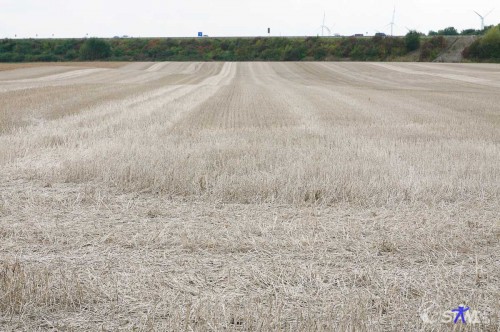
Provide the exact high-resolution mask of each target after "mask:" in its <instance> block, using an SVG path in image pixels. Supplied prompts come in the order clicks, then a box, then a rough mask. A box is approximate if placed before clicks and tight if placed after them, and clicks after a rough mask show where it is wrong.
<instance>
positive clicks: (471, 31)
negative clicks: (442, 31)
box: [460, 29, 481, 36]
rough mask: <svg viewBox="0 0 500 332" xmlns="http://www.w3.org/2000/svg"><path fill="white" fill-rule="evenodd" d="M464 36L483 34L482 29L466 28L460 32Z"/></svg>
mask: <svg viewBox="0 0 500 332" xmlns="http://www.w3.org/2000/svg"><path fill="white" fill-rule="evenodd" d="M460 34H461V35H462V36H473V35H479V34H481V31H478V30H476V29H465V30H462V32H460Z"/></svg>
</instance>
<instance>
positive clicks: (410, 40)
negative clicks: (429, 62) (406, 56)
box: [405, 30, 420, 52]
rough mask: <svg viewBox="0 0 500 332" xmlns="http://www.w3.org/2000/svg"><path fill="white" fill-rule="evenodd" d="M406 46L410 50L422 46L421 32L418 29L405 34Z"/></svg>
mask: <svg viewBox="0 0 500 332" xmlns="http://www.w3.org/2000/svg"><path fill="white" fill-rule="evenodd" d="M405 46H406V50H407V51H408V52H411V51H415V50H418V49H419V48H420V33H419V32H418V31H416V30H411V31H409V32H408V33H407V34H406V36H405Z"/></svg>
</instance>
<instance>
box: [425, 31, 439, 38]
mask: <svg viewBox="0 0 500 332" xmlns="http://www.w3.org/2000/svg"><path fill="white" fill-rule="evenodd" d="M427 35H428V36H430V37H434V36H437V35H438V33H437V32H436V31H434V30H431V31H429V33H428V34H427Z"/></svg>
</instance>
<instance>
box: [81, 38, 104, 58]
mask: <svg viewBox="0 0 500 332" xmlns="http://www.w3.org/2000/svg"><path fill="white" fill-rule="evenodd" d="M110 55H111V46H109V44H108V43H107V42H105V41H104V40H102V39H97V38H90V39H87V40H86V41H85V42H84V43H83V44H82V46H81V47H80V58H81V59H82V60H90V61H93V60H103V59H106V58H108V57H109V56H110Z"/></svg>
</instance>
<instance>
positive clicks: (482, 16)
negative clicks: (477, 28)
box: [473, 9, 493, 30]
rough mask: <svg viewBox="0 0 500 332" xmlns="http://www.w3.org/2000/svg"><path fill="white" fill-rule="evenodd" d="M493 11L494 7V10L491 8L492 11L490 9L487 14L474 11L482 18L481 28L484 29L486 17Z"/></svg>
mask: <svg viewBox="0 0 500 332" xmlns="http://www.w3.org/2000/svg"><path fill="white" fill-rule="evenodd" d="M492 11H493V9H492V10H490V11H489V13H488V14H486V15H481V14H479V13H478V12H476V11H475V10H474V11H473V12H474V13H476V14H477V16H479V17H480V18H481V30H484V19H485V18H486V17H487V16H488V15H490V14H491V12H492Z"/></svg>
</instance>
